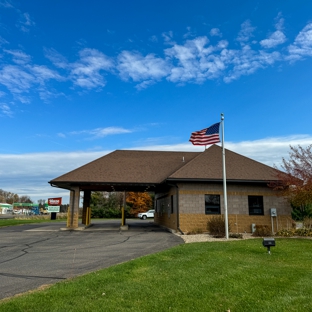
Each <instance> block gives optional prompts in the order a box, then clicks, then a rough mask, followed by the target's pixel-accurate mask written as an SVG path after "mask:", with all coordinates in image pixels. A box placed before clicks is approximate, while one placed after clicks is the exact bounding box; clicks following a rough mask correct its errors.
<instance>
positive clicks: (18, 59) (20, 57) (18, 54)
mask: <svg viewBox="0 0 312 312" xmlns="http://www.w3.org/2000/svg"><path fill="white" fill-rule="evenodd" d="M3 51H4V52H6V53H7V54H10V55H12V56H13V58H12V60H13V62H14V63H16V64H18V65H25V64H28V63H30V62H31V57H30V55H27V54H26V53H24V52H23V51H21V50H3Z"/></svg>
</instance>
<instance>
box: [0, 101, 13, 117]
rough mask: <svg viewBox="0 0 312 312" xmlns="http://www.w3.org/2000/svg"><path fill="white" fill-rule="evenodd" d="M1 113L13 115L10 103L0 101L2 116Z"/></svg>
mask: <svg viewBox="0 0 312 312" xmlns="http://www.w3.org/2000/svg"><path fill="white" fill-rule="evenodd" d="M1 115H5V116H8V117H12V116H13V112H12V110H11V108H10V106H9V105H7V104H5V103H1V102H0V116H1Z"/></svg>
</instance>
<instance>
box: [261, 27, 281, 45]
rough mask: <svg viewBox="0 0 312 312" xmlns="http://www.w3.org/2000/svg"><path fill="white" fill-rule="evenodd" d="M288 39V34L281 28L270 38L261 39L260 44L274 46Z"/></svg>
mask: <svg viewBox="0 0 312 312" xmlns="http://www.w3.org/2000/svg"><path fill="white" fill-rule="evenodd" d="M285 41H286V36H285V35H284V33H283V32H282V31H280V30H277V31H275V32H274V33H273V34H271V36H270V37H269V38H268V39H264V40H261V41H260V44H261V46H262V47H264V48H274V47H276V46H277V45H279V44H282V43H284V42H285Z"/></svg>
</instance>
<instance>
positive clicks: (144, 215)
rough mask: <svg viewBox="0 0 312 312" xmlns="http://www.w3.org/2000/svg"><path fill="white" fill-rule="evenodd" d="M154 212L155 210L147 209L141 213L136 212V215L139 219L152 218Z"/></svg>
mask: <svg viewBox="0 0 312 312" xmlns="http://www.w3.org/2000/svg"><path fill="white" fill-rule="evenodd" d="M154 212H155V210H149V211H146V212H141V213H138V217H139V218H140V219H143V220H145V219H146V218H154Z"/></svg>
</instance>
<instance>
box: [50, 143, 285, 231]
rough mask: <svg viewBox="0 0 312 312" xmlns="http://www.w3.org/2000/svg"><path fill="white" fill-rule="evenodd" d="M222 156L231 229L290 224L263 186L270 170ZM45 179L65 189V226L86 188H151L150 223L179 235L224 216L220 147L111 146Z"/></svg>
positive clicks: (278, 200)
mask: <svg viewBox="0 0 312 312" xmlns="http://www.w3.org/2000/svg"><path fill="white" fill-rule="evenodd" d="M225 160H226V176H227V204H228V205H227V206H228V219H229V224H230V228H231V232H237V233H241V232H251V231H252V225H254V224H257V225H259V224H261V225H269V226H270V227H271V226H272V227H273V229H274V230H275V231H276V230H277V229H280V228H287V227H290V225H291V207H290V204H289V203H288V202H287V200H286V199H284V198H283V197H279V196H278V194H277V193H276V191H274V190H273V189H272V188H270V187H269V186H268V183H269V182H271V181H275V180H276V170H275V169H274V168H271V167H269V166H267V165H264V164H262V163H259V162H257V161H254V160H252V159H250V158H247V157H244V156H242V155H239V154H237V153H234V152H232V151H229V150H226V152H225ZM49 183H50V184H51V185H52V186H56V187H60V188H65V189H68V190H70V192H71V196H70V198H71V203H70V209H71V210H70V220H69V222H68V227H71V228H75V227H78V208H79V207H78V206H79V198H80V192H84V195H83V197H84V203H83V209H84V210H85V209H87V207H88V206H89V205H90V194H91V191H124V192H126V191H140V192H144V191H148V192H154V193H155V210H156V213H155V219H154V220H155V222H156V223H157V224H159V225H161V226H165V227H167V228H169V229H172V230H179V231H182V232H184V233H185V232H189V231H192V230H195V229H199V228H200V229H202V230H206V224H207V221H208V220H209V218H211V217H212V216H215V215H222V214H224V202H223V178H222V148H221V147H219V146H217V145H212V146H210V147H209V148H208V149H206V150H205V151H204V152H160V151H126V150H117V151H114V152H112V153H110V154H108V155H106V156H103V157H101V158H99V159H97V160H95V161H93V162H91V163H89V164H86V165H84V166H82V167H80V168H78V169H75V170H73V171H71V172H69V173H66V174H64V175H62V176H60V177H58V178H56V179H54V180H52V181H50V182H49ZM272 208H274V209H276V212H277V215H276V216H274V217H272V216H271V209H272ZM82 222H84V220H83V221H82Z"/></svg>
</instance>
